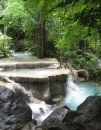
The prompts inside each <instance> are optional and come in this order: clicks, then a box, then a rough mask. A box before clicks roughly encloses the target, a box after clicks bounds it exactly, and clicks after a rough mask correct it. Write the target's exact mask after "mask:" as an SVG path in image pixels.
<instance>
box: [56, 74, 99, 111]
mask: <svg viewBox="0 0 101 130" xmlns="http://www.w3.org/2000/svg"><path fill="white" fill-rule="evenodd" d="M96 94H97V95H101V87H100V86H99V85H98V84H97V83H96V82H91V81H86V82H78V83H76V84H75V83H73V80H72V74H71V73H70V74H69V75H68V80H67V94H66V96H65V97H64V98H63V99H62V100H61V101H59V102H58V103H57V105H58V106H64V105H67V106H68V107H69V108H70V109H71V110H76V108H77V106H79V105H80V104H81V103H82V102H83V101H84V100H85V99H86V98H87V97H88V96H92V95H96Z"/></svg>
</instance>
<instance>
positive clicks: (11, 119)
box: [0, 86, 32, 130]
mask: <svg viewBox="0 0 101 130" xmlns="http://www.w3.org/2000/svg"><path fill="white" fill-rule="evenodd" d="M31 120H32V111H31V109H30V107H29V106H28V105H27V104H26V103H25V102H24V101H23V100H22V99H21V98H20V97H19V96H18V95H17V94H16V93H15V92H13V91H11V90H10V89H8V88H6V87H4V86H0V129H2V130H18V129H21V128H23V127H24V126H25V125H26V124H27V123H28V122H30V121H31Z"/></svg>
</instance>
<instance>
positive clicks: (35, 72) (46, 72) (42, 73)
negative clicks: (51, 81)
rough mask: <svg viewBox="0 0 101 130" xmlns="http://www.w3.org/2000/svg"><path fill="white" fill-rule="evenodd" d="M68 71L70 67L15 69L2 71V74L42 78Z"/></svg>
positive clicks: (0, 73)
mask: <svg viewBox="0 0 101 130" xmlns="http://www.w3.org/2000/svg"><path fill="white" fill-rule="evenodd" d="M68 72H69V71H68V69H15V70H8V71H3V72H0V75H5V76H14V77H15V76H22V77H39V78H41V77H46V76H50V75H58V74H68Z"/></svg>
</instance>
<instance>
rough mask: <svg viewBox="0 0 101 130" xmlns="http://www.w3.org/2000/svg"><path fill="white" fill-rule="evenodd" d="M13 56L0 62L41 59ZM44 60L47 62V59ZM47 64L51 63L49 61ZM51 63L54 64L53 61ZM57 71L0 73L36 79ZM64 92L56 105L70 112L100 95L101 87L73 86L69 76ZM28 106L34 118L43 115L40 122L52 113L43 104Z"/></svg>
mask: <svg viewBox="0 0 101 130" xmlns="http://www.w3.org/2000/svg"><path fill="white" fill-rule="evenodd" d="M13 56H14V57H11V58H4V59H2V60H0V62H1V63H4V62H7V63H8V62H9V63H12V62H32V61H36V62H37V61H42V59H37V57H34V56H32V55H31V54H27V53H14V54H13ZM45 60H46V62H47V59H45ZM43 62H44V61H43ZM49 62H51V59H50V61H49ZM52 62H54V60H53V61H52ZM57 71H59V69H58V70H57V69H56V70H55V69H15V70H12V71H4V72H1V73H3V74H5V75H6V76H9V74H10V75H13V76H15V77H16V76H18V75H20V76H22V77H23V76H24V75H27V76H29V77H30V75H31V76H33V75H36V77H41V76H43V75H44V76H47V75H51V74H55V73H57ZM46 87H47V86H46ZM66 91H67V92H66V93H67V94H66V96H65V97H64V98H63V99H62V100H61V101H59V102H58V103H57V105H58V106H64V105H67V106H68V107H69V108H70V109H71V110H76V108H77V106H78V105H80V104H81V103H82V102H83V101H84V100H85V99H86V98H87V97H88V96H91V95H101V87H99V85H98V84H97V83H96V82H93V81H87V82H78V83H76V84H75V83H73V81H72V76H71V75H69V76H68V81H67V89H66ZM29 106H30V107H31V109H32V111H34V112H36V113H37V114H36V118H37V117H38V116H39V115H40V113H41V114H43V117H42V120H43V119H44V118H46V117H47V116H48V115H49V113H51V112H52V111H51V109H50V108H47V106H46V105H44V104H41V105H40V104H33V103H29ZM45 113H46V114H45ZM47 113H48V114H47ZM45 115H46V116H45ZM32 116H33V115H32ZM32 118H35V117H32ZM36 118H35V119H36Z"/></svg>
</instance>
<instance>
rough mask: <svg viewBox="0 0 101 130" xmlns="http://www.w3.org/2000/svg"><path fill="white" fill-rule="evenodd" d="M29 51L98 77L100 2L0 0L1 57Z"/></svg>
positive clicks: (100, 23)
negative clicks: (84, 70)
mask: <svg viewBox="0 0 101 130" xmlns="http://www.w3.org/2000/svg"><path fill="white" fill-rule="evenodd" d="M12 50H14V51H28V52H32V53H33V55H36V56H38V57H39V58H44V57H56V58H57V59H58V60H59V61H60V64H61V65H62V64H63V62H68V61H69V62H70V63H71V64H72V65H74V66H75V68H76V69H80V68H85V69H88V70H89V71H90V72H92V73H93V74H94V75H95V76H98V75H99V74H100V72H101V70H100V69H99V68H98V67H97V66H98V59H101V1H100V0H1V1H0V57H1V58H2V57H7V56H10V54H11V52H12Z"/></svg>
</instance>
